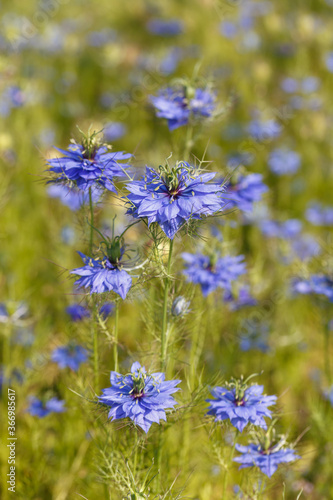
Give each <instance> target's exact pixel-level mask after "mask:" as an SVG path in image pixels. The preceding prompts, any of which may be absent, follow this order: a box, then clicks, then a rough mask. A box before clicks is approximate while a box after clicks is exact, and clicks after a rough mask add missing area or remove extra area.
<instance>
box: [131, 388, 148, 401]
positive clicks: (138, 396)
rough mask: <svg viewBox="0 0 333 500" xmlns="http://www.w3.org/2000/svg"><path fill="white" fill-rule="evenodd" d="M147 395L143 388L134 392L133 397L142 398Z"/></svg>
mask: <svg viewBox="0 0 333 500" xmlns="http://www.w3.org/2000/svg"><path fill="white" fill-rule="evenodd" d="M144 395H145V393H144V392H143V389H142V390H141V391H140V392H135V391H134V392H133V394H132V398H133V399H140V398H142V397H143V396H144Z"/></svg>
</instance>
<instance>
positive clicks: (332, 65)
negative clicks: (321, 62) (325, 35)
mask: <svg viewBox="0 0 333 500" xmlns="http://www.w3.org/2000/svg"><path fill="white" fill-rule="evenodd" d="M325 64H326V68H327V69H328V71H329V72H330V73H333V52H328V54H326V58H325Z"/></svg>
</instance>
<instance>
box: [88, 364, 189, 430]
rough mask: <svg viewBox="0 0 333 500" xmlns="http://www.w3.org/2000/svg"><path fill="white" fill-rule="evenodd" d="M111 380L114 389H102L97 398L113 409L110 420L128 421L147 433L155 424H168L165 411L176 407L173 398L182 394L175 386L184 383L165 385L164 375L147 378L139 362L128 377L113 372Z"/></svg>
mask: <svg viewBox="0 0 333 500" xmlns="http://www.w3.org/2000/svg"><path fill="white" fill-rule="evenodd" d="M110 380H111V387H109V388H107V389H103V391H102V393H103V395H102V396H100V397H99V398H98V399H99V402H100V403H102V404H105V405H107V406H110V407H111V409H110V411H109V414H108V416H109V418H111V419H112V420H118V419H122V418H126V417H129V418H130V419H131V420H132V421H133V422H134V424H135V425H138V426H139V427H141V428H142V429H143V430H144V431H145V432H146V433H147V432H148V431H149V429H150V427H151V425H152V423H154V422H156V423H157V424H158V423H159V422H160V420H166V414H165V410H166V409H168V408H173V407H174V406H175V404H177V403H176V401H175V399H174V398H173V397H172V396H171V394H173V393H174V392H177V391H178V390H179V389H178V388H176V385H178V384H179V383H180V382H181V381H180V380H171V381H168V382H166V381H165V375H164V373H152V374H148V373H147V372H146V370H145V368H144V367H142V366H141V365H140V363H138V362H135V363H133V365H132V367H131V372H130V373H128V374H127V375H120V374H119V373H117V372H111V376H110Z"/></svg>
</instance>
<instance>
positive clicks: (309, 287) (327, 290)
mask: <svg viewBox="0 0 333 500" xmlns="http://www.w3.org/2000/svg"><path fill="white" fill-rule="evenodd" d="M292 289H293V291H294V292H296V293H301V294H306V295H307V294H311V293H314V294H317V295H325V296H326V297H327V298H328V299H329V301H330V302H333V280H332V279H331V278H329V277H328V276H324V275H319V274H313V275H312V276H310V278H309V279H307V280H306V279H303V280H302V279H296V280H294V282H293V284H292Z"/></svg>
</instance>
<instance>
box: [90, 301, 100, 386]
mask: <svg viewBox="0 0 333 500" xmlns="http://www.w3.org/2000/svg"><path fill="white" fill-rule="evenodd" d="M91 333H92V339H93V345H94V378H95V390H96V392H98V388H99V373H98V332H97V328H96V304H95V301H94V302H93V315H92V318H91Z"/></svg>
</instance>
